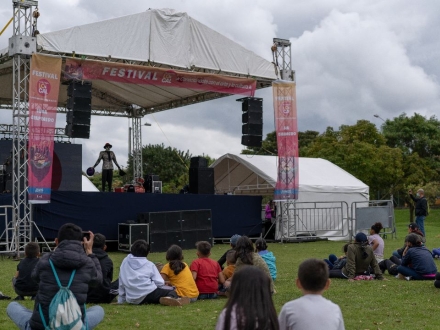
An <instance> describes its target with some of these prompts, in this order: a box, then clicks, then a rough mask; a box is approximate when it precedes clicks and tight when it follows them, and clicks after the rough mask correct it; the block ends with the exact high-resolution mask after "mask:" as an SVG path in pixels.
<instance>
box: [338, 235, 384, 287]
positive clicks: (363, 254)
mask: <svg viewBox="0 0 440 330" xmlns="http://www.w3.org/2000/svg"><path fill="white" fill-rule="evenodd" d="M369 268H371V269H372V270H373V272H374V274H375V275H376V279H377V280H383V275H382V272H381V271H380V268H379V266H378V264H377V260H376V257H375V256H374V253H373V249H372V248H371V246H370V245H369V244H368V239H367V235H365V234H364V233H357V234H356V237H355V240H354V243H352V244H350V245H349V246H348V248H347V263H346V264H345V266H344V267H343V268H342V269H332V270H331V271H330V277H334V278H346V279H348V280H349V281H353V280H354V279H355V277H356V276H358V275H369Z"/></svg>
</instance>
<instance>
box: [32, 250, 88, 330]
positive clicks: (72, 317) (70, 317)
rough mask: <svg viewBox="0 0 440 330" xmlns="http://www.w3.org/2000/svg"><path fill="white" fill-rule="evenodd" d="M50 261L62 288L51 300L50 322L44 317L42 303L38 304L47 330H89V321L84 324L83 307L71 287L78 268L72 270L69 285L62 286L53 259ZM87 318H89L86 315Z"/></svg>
mask: <svg viewBox="0 0 440 330" xmlns="http://www.w3.org/2000/svg"><path fill="white" fill-rule="evenodd" d="M49 263H50V266H51V267H52V271H53V274H54V276H55V279H56V281H57V284H58V286H59V288H60V289H59V290H58V292H57V293H56V294H55V296H54V297H53V298H52V301H51V302H50V306H49V324H47V323H46V320H45V319H44V315H43V310H42V309H41V305H39V306H38V308H39V311H40V316H41V321H42V322H43V325H44V328H45V329H46V330H87V328H88V327H87V322H86V324H84V323H83V321H82V318H81V316H82V314H81V308H80V307H79V305H78V302H77V301H76V297H75V295H74V294H73V293H72V291H70V289H69V288H70V285H71V284H72V281H73V278H74V277H75V273H76V269H74V270H73V271H72V275H70V280H69V283H68V284H67V286H62V285H61V282H60V279H59V278H58V274H57V272H56V270H55V266H54V265H53V263H52V260H50V259H49ZM85 310H86V306H85V304H84V311H85ZM85 320H87V316H86V315H85Z"/></svg>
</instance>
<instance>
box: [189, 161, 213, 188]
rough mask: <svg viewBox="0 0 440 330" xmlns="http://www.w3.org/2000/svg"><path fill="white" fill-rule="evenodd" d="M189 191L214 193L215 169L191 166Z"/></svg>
mask: <svg viewBox="0 0 440 330" xmlns="http://www.w3.org/2000/svg"><path fill="white" fill-rule="evenodd" d="M189 192H190V193H191V194H214V169H213V168H210V167H207V168H190V169H189Z"/></svg>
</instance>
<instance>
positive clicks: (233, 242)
mask: <svg viewBox="0 0 440 330" xmlns="http://www.w3.org/2000/svg"><path fill="white" fill-rule="evenodd" d="M240 237H241V236H240V235H238V234H235V235H232V236H231V240H230V245H231V248H230V249H229V250H227V251H226V252H225V253H223V255H222V256H221V257H220V259H218V261H217V262H218V264H219V265H220V267H223V265H224V263H225V262H226V255H227V254H228V252H229V251H235V245H236V244H237V240H238V239H239V238H240Z"/></svg>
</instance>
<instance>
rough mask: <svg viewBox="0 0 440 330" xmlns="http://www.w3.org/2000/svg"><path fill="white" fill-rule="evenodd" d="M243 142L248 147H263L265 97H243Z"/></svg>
mask: <svg viewBox="0 0 440 330" xmlns="http://www.w3.org/2000/svg"><path fill="white" fill-rule="evenodd" d="M241 110H242V111H243V114H242V118H241V119H242V124H243V125H242V127H241V132H242V134H243V136H242V137H241V144H243V145H245V146H248V147H261V143H262V140H263V99H261V98H256V97H248V98H245V99H243V103H242V108H241Z"/></svg>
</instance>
